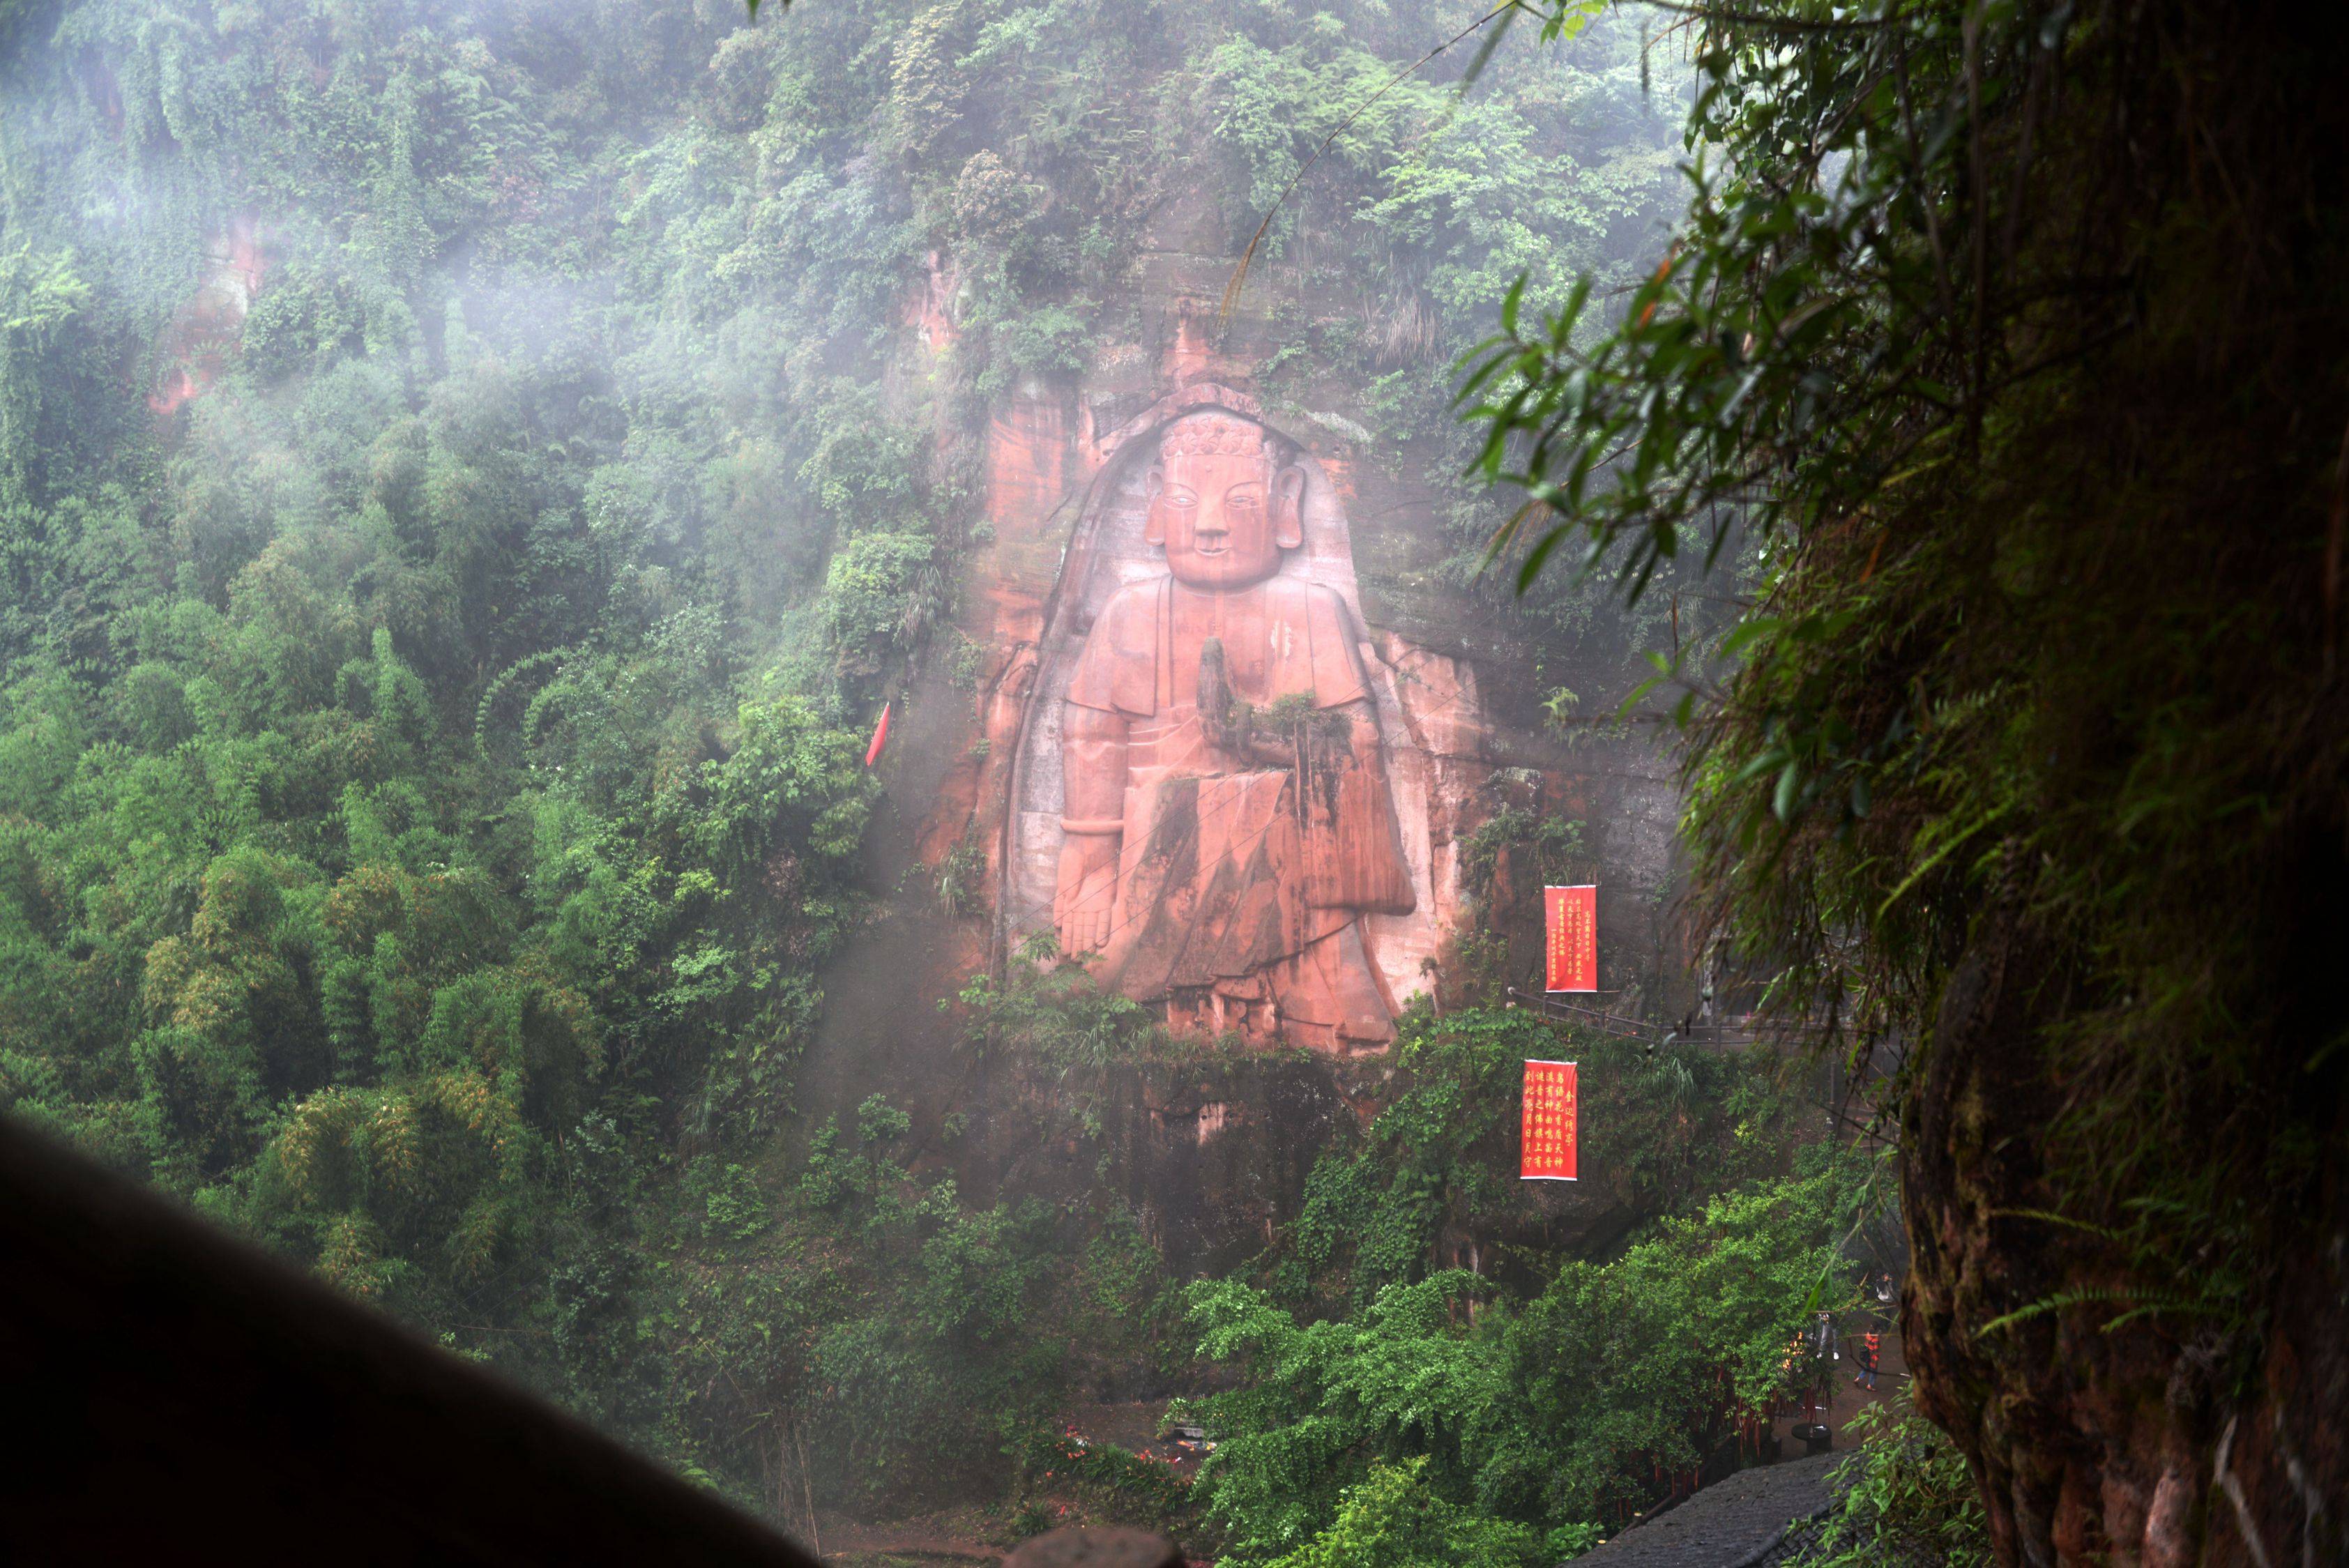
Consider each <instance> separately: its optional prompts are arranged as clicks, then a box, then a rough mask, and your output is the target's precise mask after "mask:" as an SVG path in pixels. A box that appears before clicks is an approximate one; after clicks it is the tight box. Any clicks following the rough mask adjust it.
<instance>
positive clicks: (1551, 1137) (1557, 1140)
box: [1517, 1061, 1580, 1181]
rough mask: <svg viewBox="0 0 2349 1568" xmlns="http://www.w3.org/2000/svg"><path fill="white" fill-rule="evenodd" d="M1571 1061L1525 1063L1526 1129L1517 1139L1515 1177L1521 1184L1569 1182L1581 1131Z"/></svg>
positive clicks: (1572, 1174) (1573, 1178) (1572, 1177)
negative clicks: (1517, 1152)
mask: <svg viewBox="0 0 2349 1568" xmlns="http://www.w3.org/2000/svg"><path fill="white" fill-rule="evenodd" d="M1575 1078H1576V1074H1575V1065H1574V1064H1573V1063H1572V1062H1537V1061H1528V1062H1526V1095H1525V1126H1524V1130H1523V1137H1522V1138H1521V1139H1520V1140H1519V1143H1520V1147H1521V1150H1522V1152H1521V1153H1520V1154H1519V1155H1518V1160H1517V1178H1518V1180H1520V1181H1575V1180H1577V1179H1578V1178H1577V1177H1576V1175H1575V1173H1574V1146H1575V1142H1576V1140H1577V1138H1578V1135H1579V1132H1580V1127H1579V1108H1578V1105H1577V1104H1576V1099H1577V1093H1578V1090H1577V1086H1576V1082H1575Z"/></svg>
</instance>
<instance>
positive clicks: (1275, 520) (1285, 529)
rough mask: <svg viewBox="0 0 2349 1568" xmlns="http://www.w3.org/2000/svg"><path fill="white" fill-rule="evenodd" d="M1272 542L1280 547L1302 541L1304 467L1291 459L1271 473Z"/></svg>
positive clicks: (1284, 547)
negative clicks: (1300, 466)
mask: <svg viewBox="0 0 2349 1568" xmlns="http://www.w3.org/2000/svg"><path fill="white" fill-rule="evenodd" d="M1272 542H1274V543H1275V544H1277V545H1278V546H1280V548H1281V549H1283V550H1294V549H1296V548H1297V547H1298V546H1299V545H1300V544H1302V543H1304V542H1305V470H1304V469H1300V468H1299V467H1298V466H1297V465H1296V464H1294V463H1291V464H1290V465H1289V466H1288V467H1287V468H1285V469H1281V470H1280V471H1279V472H1278V473H1277V474H1275V475H1273V476H1272Z"/></svg>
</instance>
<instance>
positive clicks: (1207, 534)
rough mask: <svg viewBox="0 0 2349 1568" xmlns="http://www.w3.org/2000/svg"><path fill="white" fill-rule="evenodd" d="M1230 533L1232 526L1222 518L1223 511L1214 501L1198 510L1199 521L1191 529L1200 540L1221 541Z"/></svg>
mask: <svg viewBox="0 0 2349 1568" xmlns="http://www.w3.org/2000/svg"><path fill="white" fill-rule="evenodd" d="M1192 531H1193V532H1194V533H1195V534H1197V535H1198V536H1199V537H1200V538H1202V539H1221V538H1222V537H1223V536H1224V535H1225V534H1226V533H1229V532H1230V531H1232V525H1231V523H1230V521H1228V520H1227V519H1226V517H1225V516H1224V509H1223V508H1222V507H1220V506H1217V505H1216V503H1215V502H1214V501H1209V502H1208V503H1207V504H1206V505H1205V506H1203V507H1201V508H1200V509H1199V521H1198V522H1197V523H1196V524H1195V526H1194V527H1193V529H1192Z"/></svg>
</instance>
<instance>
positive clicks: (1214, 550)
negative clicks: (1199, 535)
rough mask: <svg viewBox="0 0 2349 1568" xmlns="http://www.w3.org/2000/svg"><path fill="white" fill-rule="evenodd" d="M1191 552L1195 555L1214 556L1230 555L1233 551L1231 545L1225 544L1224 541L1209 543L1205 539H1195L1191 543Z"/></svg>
mask: <svg viewBox="0 0 2349 1568" xmlns="http://www.w3.org/2000/svg"><path fill="white" fill-rule="evenodd" d="M1191 553H1192V554H1194V555H1209V556H1214V555H1228V554H1229V553H1231V547H1230V546H1229V545H1227V544H1223V543H1220V542H1218V543H1215V544H1209V543H1208V542H1206V541H1205V540H1195V541H1193V542H1192V544H1191Z"/></svg>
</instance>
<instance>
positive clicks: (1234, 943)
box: [1068, 577, 1413, 1048]
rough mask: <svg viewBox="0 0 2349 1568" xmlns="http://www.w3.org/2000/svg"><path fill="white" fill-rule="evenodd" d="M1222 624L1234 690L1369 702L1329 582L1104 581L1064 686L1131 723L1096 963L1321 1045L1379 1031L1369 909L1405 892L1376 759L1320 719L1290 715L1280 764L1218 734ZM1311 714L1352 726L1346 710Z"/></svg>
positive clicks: (1267, 1030)
mask: <svg viewBox="0 0 2349 1568" xmlns="http://www.w3.org/2000/svg"><path fill="white" fill-rule="evenodd" d="M1211 640H1212V641H1213V642H1215V643H1216V644H1219V645H1220V646H1221V649H1222V669H1223V675H1224V678H1225V679H1226V680H1227V681H1228V683H1229V689H1230V693H1231V695H1232V696H1234V697H1236V698H1237V699H1238V700H1239V701H1241V702H1245V703H1247V704H1249V705H1250V706H1251V707H1255V708H1257V709H1263V708H1267V707H1271V706H1272V705H1274V704H1276V703H1278V702H1280V701H1281V699H1283V698H1298V697H1303V698H1306V699H1308V701H1309V706H1310V708H1311V709H1312V710H1313V711H1315V712H1321V713H1326V711H1327V710H1330V709H1336V708H1340V707H1348V705H1366V704H1367V703H1368V701H1369V697H1370V688H1369V685H1368V682H1367V681H1366V679H1365V676H1364V672H1363V666H1362V662H1361V652H1360V649H1359V646H1358V644H1357V639H1356V637H1355V635H1354V633H1353V626H1352V616H1351V614H1350V612H1349V611H1348V609H1347V607H1346V604H1345V602H1344V601H1343V600H1341V599H1340V598H1339V596H1338V595H1337V594H1336V593H1333V592H1331V591H1330V589H1328V588H1326V587H1323V586H1321V585H1320V584H1319V583H1308V582H1302V581H1299V580H1296V579H1292V578H1285V577H1276V578H1273V579H1272V580H1270V581H1268V582H1266V583H1258V584H1257V585H1255V586H1253V587H1250V588H1245V589H1239V590H1235V591H1230V592H1225V593H1206V592H1201V591H1198V590H1195V589H1192V588H1189V587H1186V586H1185V585H1184V584H1182V583H1177V582H1176V581H1174V579H1173V578H1171V577H1168V578H1161V579H1159V580H1157V581H1155V582H1150V583H1135V584H1131V585H1129V586H1127V587H1125V588H1123V589H1121V590H1119V591H1118V593H1115V594H1114V595H1112V598H1111V599H1110V601H1109V602H1108V603H1107V604H1106V605H1104V606H1103V608H1102V613H1101V614H1100V616H1099V618H1098V619H1097V620H1096V622H1095V623H1094V624H1093V627H1092V631H1091V632H1090V633H1089V634H1088V635H1087V637H1086V640H1085V645H1084V648H1083V651H1082V652H1081V655H1079V659H1078V664H1077V668H1076V672H1075V674H1074V676H1072V677H1071V681H1070V683H1069V687H1068V700H1069V702H1071V704H1074V705H1076V706H1078V707H1091V708H1097V709H1100V710H1102V711H1104V712H1111V713H1115V714H1118V715H1120V716H1122V717H1123V718H1124V720H1125V722H1126V743H1125V759H1126V781H1125V795H1124V810H1123V841H1122V844H1121V848H1120V851H1119V859H1118V880H1117V894H1116V900H1115V903H1114V906H1113V909H1112V926H1111V935H1110V940H1109V943H1108V945H1107V948H1106V950H1105V954H1104V963H1103V965H1102V975H1103V977H1104V978H1105V979H1106V980H1108V981H1109V982H1110V983H1111V984H1112V985H1115V986H1116V987H1117V988H1118V989H1120V990H1122V991H1123V992H1124V993H1125V994H1126V995H1129V996H1133V997H1134V998H1136V999H1138V1000H1161V999H1163V1000H1164V1001H1166V1002H1167V1003H1168V1005H1169V1009H1170V1015H1172V1016H1174V1021H1176V1022H1196V1023H1200V1024H1204V1025H1206V1026H1208V1027H1212V1028H1215V1029H1217V1030H1222V1029H1226V1028H1230V1029H1237V1030H1238V1031H1239V1032H1240V1033H1241V1034H1243V1035H1244V1036H1247V1037H1250V1038H1252V1039H1257V1040H1261V1041H1269V1040H1271V1039H1274V1038H1276V1037H1286V1038H1288V1039H1289V1040H1292V1041H1296V1042H1299V1043H1311V1044H1317V1045H1320V1046H1322V1047H1324V1048H1332V1047H1334V1048H1349V1047H1370V1046H1376V1045H1383V1044H1385V1043H1386V1042H1388V1041H1390V1040H1392V1038H1393V1036H1394V1026H1393V1013H1394V1009H1393V1006H1392V1000H1391V999H1390V998H1389V997H1388V996H1387V995H1385V992H1384V989H1383V987H1382V986H1381V984H1380V981H1379V978H1378V975H1377V972H1376V970H1375V969H1374V967H1373V966H1372V965H1371V962H1370V958H1369V954H1368V952H1367V950H1366V948H1365V946H1364V943H1363V937H1362V933H1361V924H1360V917H1361V915H1362V914H1364V913H1372V912H1378V911H1397V912H1400V911H1406V910H1409V909H1410V908H1411V907H1412V906H1413V894H1412V891H1411V878H1410V874H1409V871H1408V869H1407V868H1406V867H1405V865H1404V863H1403V861H1402V852H1401V848H1400V843H1399V839H1398V835H1397V832H1396V828H1395V821H1394V809H1393V805H1392V799H1391V797H1390V795H1389V792H1388V789H1387V787H1386V780H1385V777H1384V774H1383V771H1382V770H1381V765H1380V759H1379V758H1376V757H1375V756H1373V757H1372V758H1371V764H1370V765H1369V766H1363V765H1361V761H1360V760H1359V759H1358V758H1356V757H1355V756H1354V754H1353V753H1352V751H1350V749H1349V748H1348V747H1347V745H1346V744H1345V742H1344V740H1343V739H1342V738H1340V739H1338V740H1336V741H1334V742H1332V741H1328V740H1323V739H1317V738H1315V737H1314V736H1312V735H1311V734H1310V733H1309V732H1311V731H1313V730H1314V729H1316V728H1317V726H1316V725H1315V724H1314V722H1313V721H1312V720H1310V719H1302V720H1301V722H1299V723H1298V724H1297V725H1296V727H1295V729H1294V731H1293V739H1292V741H1291V742H1290V744H1291V747H1292V749H1293V751H1294V760H1293V761H1292V762H1291V764H1290V765H1289V766H1287V767H1273V766H1268V765H1267V764H1266V762H1265V761H1264V759H1263V752H1264V749H1265V747H1263V746H1262V745H1259V746H1258V747H1257V748H1256V754H1255V755H1254V756H1247V755H1241V754H1239V753H1238V752H1237V751H1236V750H1233V749H1227V745H1228V744H1232V743H1231V739H1230V735H1229V732H1228V727H1227V726H1226V724H1225V723H1223V722H1222V721H1221V718H1220V717H1219V716H1218V715H1216V714H1206V715H1203V714H1202V712H1201V706H1200V695H1201V694H1200V679H1201V676H1200V670H1201V663H1202V655H1203V651H1204V650H1206V648H1207V646H1208V644H1209V643H1210V641H1211ZM1210 679H1211V681H1212V680H1213V679H1214V676H1213V675H1212V674H1211V676H1210ZM1215 695H1216V694H1214V693H1213V692H1211V693H1210V697H1211V700H1212V699H1213V698H1214V696H1215ZM1300 706H1301V705H1299V704H1297V703H1294V702H1291V703H1289V704H1288V705H1287V707H1288V710H1289V711H1290V712H1291V713H1292V714H1293V713H1294V711H1295V710H1296V709H1297V708H1298V707H1300ZM1356 711H1360V710H1359V709H1358V710H1356ZM1319 728H1321V729H1324V730H1327V729H1330V728H1334V729H1336V731H1337V732H1338V733H1339V734H1340V736H1341V737H1342V735H1343V734H1344V732H1345V730H1346V728H1347V724H1346V722H1344V721H1343V720H1341V721H1340V722H1339V723H1338V724H1336V725H1335V726H1331V725H1329V724H1326V723H1325V724H1323V725H1321V726H1319ZM1259 734H1260V736H1261V735H1262V734H1263V732H1259ZM1373 750H1375V748H1373ZM1185 1015H1187V1016H1185Z"/></svg>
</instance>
